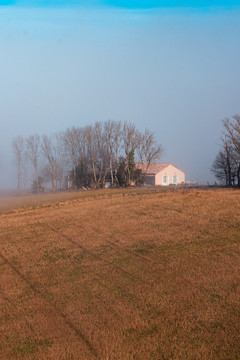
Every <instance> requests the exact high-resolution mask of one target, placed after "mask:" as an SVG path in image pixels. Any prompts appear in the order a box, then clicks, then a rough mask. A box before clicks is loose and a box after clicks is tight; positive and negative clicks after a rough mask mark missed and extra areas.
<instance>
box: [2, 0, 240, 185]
mask: <svg viewBox="0 0 240 360" xmlns="http://www.w3.org/2000/svg"><path fill="white" fill-rule="evenodd" d="M22 3H23V1H22V2H21V4H22ZM29 3H30V2H29ZM34 3H35V4H36V3H38V4H39V3H40V2H34ZM45 3H46V2H45ZM48 3H50V2H48ZM162 3H163V2H162ZM165 3H167V2H165ZM203 3H204V2H203V1H201V4H203ZM212 3H213V2H212ZM230 3H231V4H234V2H228V6H227V7H225V6H224V5H226V3H225V2H223V1H222V2H218V5H221V6H217V7H211V8H208V9H207V10H206V8H204V9H203V8H195V9H189V8H188V9H186V8H164V9H163V8H153V9H126V8H124V9H123V8H118V7H112V6H111V7H108V6H102V8H101V9H99V4H100V2H98V4H97V2H95V5H94V6H92V7H91V8H89V6H82V7H79V8H76V7H73V6H70V5H68V6H67V8H66V7H64V6H63V7H61V6H60V7H59V6H58V7H55V8H54V9H53V8H51V7H49V6H48V7H39V6H37V7H32V6H27V5H26V1H25V6H24V7H22V6H3V7H0V79H1V81H0V97H1V108H0V124H1V132H0V174H1V176H0V187H1V186H2V187H3V186H5V187H6V186H10V185H11V186H15V180H12V179H15V178H16V176H15V175H16V173H15V169H14V165H13V156H12V153H11V142H12V139H13V137H16V136H18V135H22V136H28V135H31V134H34V133H36V132H37V133H39V134H51V133H53V132H55V131H58V130H65V129H66V128H67V127H71V126H84V125H86V124H90V123H94V122H95V121H105V120H108V119H114V120H122V121H129V122H133V123H135V124H136V126H137V127H138V128H139V129H141V130H144V129H145V128H146V127H148V128H150V129H151V130H152V131H153V132H154V133H155V135H156V137H157V139H158V141H159V142H160V143H161V144H162V145H163V147H164V149H165V153H164V156H163V157H162V161H166V162H172V163H174V164H175V165H176V166H178V167H180V168H182V169H183V170H185V171H186V176H187V179H189V180H190V179H192V180H197V181H199V182H200V183H207V181H209V182H210V183H211V182H214V181H215V180H214V178H213V176H212V175H211V173H210V167H211V163H212V161H213V160H214V158H215V156H216V153H217V151H218V143H219V141H220V136H221V130H222V127H221V120H222V119H223V118H225V117H227V116H231V115H233V114H235V113H240V103H239V94H240V36H239V34H240V10H239V8H235V7H232V6H229V4H230ZM18 4H20V1H18ZM31 4H33V2H31ZM55 4H56V2H55ZM68 4H69V2H68ZM88 4H89V2H88ZM105 4H106V3H105ZM109 4H110V3H109ZM113 4H115V5H117V4H118V3H117V2H111V5H113ZM121 4H124V2H121ZM125 4H126V6H127V7H130V6H131V7H133V6H134V5H135V4H136V2H135V3H134V2H132V3H130V2H126V3H125ZM138 4H140V2H138ZM141 4H142V5H141V7H143V6H144V2H141ZM145 4H146V3H145ZM148 4H151V5H156V4H158V3H156V2H155V3H154V2H152V3H150V2H148ZM171 4H172V5H173V4H176V2H171ZM185 4H186V3H185ZM194 4H195V5H196V2H194ZM204 4H205V5H207V4H209V2H205V3H204ZM235 4H236V3H235ZM135 6H136V5H135ZM6 154H7V155H6Z"/></svg>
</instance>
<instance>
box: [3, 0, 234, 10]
mask: <svg viewBox="0 0 240 360" xmlns="http://www.w3.org/2000/svg"><path fill="white" fill-rule="evenodd" d="M239 4H240V1H239V0H229V1H226V0H211V1H209V0H195V1H193V0H142V1H139V0H131V1H129V0H88V1H87V0H0V5H18V6H21V5H25V6H26V5H27V6H33V7H34V6H47V7H49V6H51V7H58V6H68V7H70V6H73V5H80V6H113V7H124V8H128V9H148V8H157V7H160V8H161V7H170V8H171V7H191V8H204V7H215V6H217V7H228V8H229V7H232V6H238V5H239Z"/></svg>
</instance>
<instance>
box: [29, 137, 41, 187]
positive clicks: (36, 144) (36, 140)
mask: <svg viewBox="0 0 240 360" xmlns="http://www.w3.org/2000/svg"><path fill="white" fill-rule="evenodd" d="M40 142H41V140H40V136H39V135H37V134H35V135H31V136H29V137H28V138H27V152H28V157H29V159H30V161H31V163H32V166H33V168H34V172H35V181H36V188H37V189H38V178H39V174H38V162H39V158H40V150H41V147H40ZM37 191H38V190H37Z"/></svg>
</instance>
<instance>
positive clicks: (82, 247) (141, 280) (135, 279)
mask: <svg viewBox="0 0 240 360" xmlns="http://www.w3.org/2000/svg"><path fill="white" fill-rule="evenodd" d="M44 226H45V227H48V228H49V230H52V231H53V232H55V233H56V234H58V235H60V236H61V237H62V238H64V239H66V240H68V241H69V242H70V243H71V244H73V245H75V246H77V247H78V248H80V249H81V250H83V251H84V252H85V253H87V254H89V255H91V256H92V257H93V258H95V259H97V260H99V261H101V262H103V263H105V264H106V265H108V266H111V267H113V268H115V269H116V270H118V271H119V272H122V273H124V274H126V275H127V276H129V277H130V278H132V279H133V280H134V281H138V282H140V283H141V284H145V285H148V286H149V284H148V282H146V281H145V280H143V279H142V278H140V277H139V276H137V275H134V274H132V273H131V272H130V271H128V270H126V269H124V268H123V267H122V266H119V265H116V264H115V263H114V262H113V261H108V260H106V259H104V258H103V257H102V256H100V255H97V254H96V253H94V252H93V251H91V250H89V249H87V248H86V247H85V246H83V245H81V244H80V243H79V242H77V241H75V240H73V239H72V237H70V236H69V235H66V234H64V233H63V232H60V231H59V230H57V229H55V228H54V227H52V226H50V225H46V224H44Z"/></svg>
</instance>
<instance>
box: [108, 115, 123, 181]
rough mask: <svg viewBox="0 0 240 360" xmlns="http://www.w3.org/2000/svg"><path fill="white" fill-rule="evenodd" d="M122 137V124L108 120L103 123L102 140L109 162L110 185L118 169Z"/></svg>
mask: <svg viewBox="0 0 240 360" xmlns="http://www.w3.org/2000/svg"><path fill="white" fill-rule="evenodd" d="M121 136H122V124H121V122H120V121H114V120H108V121H106V122H105V123H104V139H105V144H106V151H107V154H108V160H109V169H110V175H111V185H113V182H114V173H115V177H116V173H117V168H118V157H119V149H120V144H121Z"/></svg>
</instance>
